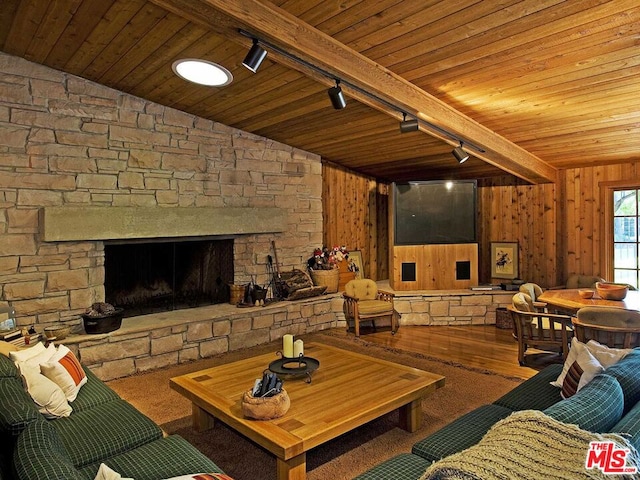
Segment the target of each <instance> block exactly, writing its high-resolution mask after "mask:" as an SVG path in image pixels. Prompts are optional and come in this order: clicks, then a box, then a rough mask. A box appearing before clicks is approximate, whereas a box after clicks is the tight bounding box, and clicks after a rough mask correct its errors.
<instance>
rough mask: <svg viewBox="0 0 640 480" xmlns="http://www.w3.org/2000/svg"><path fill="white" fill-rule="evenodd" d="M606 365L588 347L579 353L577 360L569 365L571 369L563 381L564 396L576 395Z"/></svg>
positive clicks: (561, 393) (562, 394) (562, 393)
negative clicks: (601, 363)
mask: <svg viewBox="0 0 640 480" xmlns="http://www.w3.org/2000/svg"><path fill="white" fill-rule="evenodd" d="M603 371H604V367H603V366H602V365H600V362H598V360H596V357H594V356H593V355H592V354H591V352H590V351H589V350H588V349H587V348H583V349H581V350H580V352H579V353H578V356H577V358H576V360H575V361H574V362H573V363H572V364H571V365H569V370H567V374H566V375H565V377H564V379H563V381H562V391H561V392H560V395H561V396H562V398H569V397H571V396H573V395H575V394H576V393H577V392H578V391H580V389H581V388H583V387H584V386H585V385H586V384H587V383H589V382H590V381H591V380H593V377H595V376H596V375H597V374H599V373H602V372H603Z"/></svg>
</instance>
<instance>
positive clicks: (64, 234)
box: [40, 206, 286, 242]
mask: <svg viewBox="0 0 640 480" xmlns="http://www.w3.org/2000/svg"><path fill="white" fill-rule="evenodd" d="M40 222H41V232H42V238H43V240H45V241H47V242H57V241H74V240H75V241H78V240H80V241H82V240H117V239H138V238H174V237H200V236H211V235H242V234H254V233H275V232H284V231H285V230H286V211H285V210H283V209H280V208H242V207H228V208H225V207H223V208H210V207H92V206H64V207H44V208H43V209H42V211H41V215H40Z"/></svg>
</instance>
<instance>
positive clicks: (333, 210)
mask: <svg viewBox="0 0 640 480" xmlns="http://www.w3.org/2000/svg"><path fill="white" fill-rule="evenodd" d="M629 179H638V184H640V162H629V163H626V164H616V165H603V166H596V167H588V168H575V169H566V170H561V171H560V175H559V180H558V183H557V184H543V185H529V184H525V183H524V182H522V181H520V180H517V179H515V178H514V177H511V176H504V177H494V178H490V179H481V180H479V181H478V218H479V221H478V252H479V280H480V282H490V281H492V279H491V276H490V275H491V265H490V258H489V257H490V249H491V242H518V244H519V247H520V248H519V276H520V278H522V279H524V280H526V281H531V282H535V283H538V284H539V285H541V286H543V287H550V286H554V285H561V284H564V282H566V280H567V278H568V276H569V275H570V274H572V273H581V274H589V275H592V274H598V275H602V276H604V277H605V278H607V277H608V274H607V272H604V271H603V267H602V264H603V262H602V255H603V252H604V248H603V242H604V241H606V239H605V238H604V235H605V233H604V225H603V218H602V215H603V212H602V209H601V201H602V199H601V192H600V187H599V185H600V183H601V182H615V181H629ZM323 183H324V186H323V208H324V211H323V218H324V241H325V244H326V245H333V244H337V243H341V244H345V245H347V246H348V247H349V248H351V249H353V250H356V249H359V250H362V252H363V258H364V262H365V271H366V273H367V276H369V277H371V278H374V279H377V280H381V279H387V278H389V270H388V265H387V263H388V245H387V243H388V242H387V238H388V227H389V226H388V220H387V216H386V214H387V203H386V202H387V199H388V185H386V184H377V183H376V181H375V179H372V178H369V177H362V176H360V175H357V174H355V173H354V172H350V171H348V170H345V169H342V168H338V167H336V166H334V165H331V164H325V165H324V168H323ZM382 210H384V211H382ZM493 281H495V282H500V281H504V280H501V279H493Z"/></svg>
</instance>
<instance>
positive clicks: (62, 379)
mask: <svg viewBox="0 0 640 480" xmlns="http://www.w3.org/2000/svg"><path fill="white" fill-rule="evenodd" d="M40 371H41V372H42V374H43V375H44V376H45V377H47V378H49V379H50V380H53V381H54V382H55V383H56V384H57V385H58V386H59V387H60V388H62V391H63V392H64V394H65V395H66V396H67V400H69V401H70V402H73V401H74V400H75V399H76V397H77V395H78V392H79V391H80V387H82V386H83V385H84V384H85V383H87V375H86V374H85V373H84V370H83V369H82V365H80V362H79V361H78V359H77V358H76V356H75V355H74V354H73V352H72V351H71V350H69V349H68V348H67V347H65V346H64V345H60V346H59V347H58V351H57V352H56V353H55V355H54V356H53V357H51V358H50V359H49V360H48V361H47V362H45V363H41V364H40Z"/></svg>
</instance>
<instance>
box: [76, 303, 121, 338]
mask: <svg viewBox="0 0 640 480" xmlns="http://www.w3.org/2000/svg"><path fill="white" fill-rule="evenodd" d="M123 312H124V309H123V308H116V309H115V311H114V312H113V313H110V314H108V315H84V314H83V315H82V320H83V321H84V331H85V332H86V333H88V334H92V333H109V332H113V331H114V330H118V329H119V328H120V326H121V325H122V315H123Z"/></svg>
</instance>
